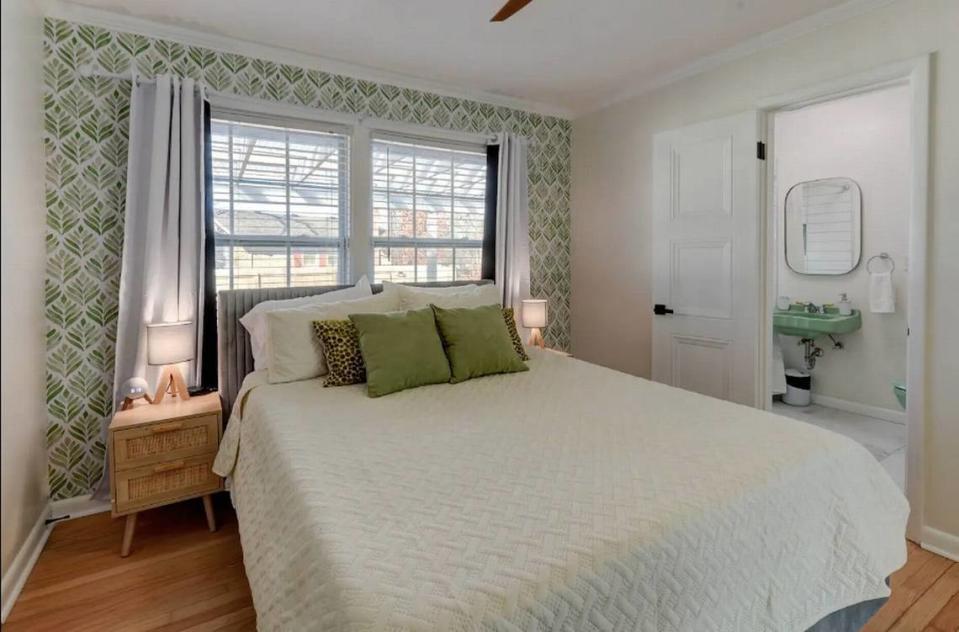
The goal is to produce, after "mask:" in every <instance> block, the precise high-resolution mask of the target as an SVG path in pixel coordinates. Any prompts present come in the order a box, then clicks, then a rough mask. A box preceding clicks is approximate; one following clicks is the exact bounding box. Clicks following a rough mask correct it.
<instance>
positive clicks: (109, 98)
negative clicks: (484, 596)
mask: <svg viewBox="0 0 959 632" xmlns="http://www.w3.org/2000/svg"><path fill="white" fill-rule="evenodd" d="M43 45H44V68H43V74H44V138H43V142H44V147H45V151H46V206H47V238H46V244H47V273H46V286H45V292H46V321H47V414H48V418H49V419H48V424H49V425H48V429H47V443H48V450H49V455H50V462H49V478H50V489H51V493H52V496H53V498H54V499H61V498H69V497H73V496H78V495H82V494H86V493H89V492H90V491H91V490H92V489H93V487H94V486H95V485H96V483H97V481H98V480H99V479H100V476H101V473H102V463H103V457H104V453H105V450H106V447H105V445H104V441H103V437H102V434H101V427H102V424H103V423H104V421H105V420H106V419H107V418H108V417H109V416H110V413H111V401H110V400H111V389H112V385H113V353H114V345H115V340H116V324H117V300H118V296H117V295H118V291H119V283H120V256H121V251H122V246H123V206H124V198H125V194H126V188H125V187H126V163H127V136H128V126H129V120H128V119H129V113H130V112H129V110H130V82H129V81H128V80H121V79H111V78H104V77H98V76H91V77H84V76H81V73H80V72H79V69H80V68H81V67H82V66H85V65H88V66H90V67H92V68H93V69H94V71H95V73H97V72H98V73H108V74H122V75H128V74H129V73H130V72H131V69H132V68H133V67H135V68H136V70H137V71H138V72H139V73H141V74H143V75H147V76H151V75H155V74H158V73H166V72H170V73H174V74H177V75H180V76H184V77H192V78H194V79H197V80H199V81H203V82H205V83H206V84H207V85H208V86H210V88H211V89H213V90H217V91H220V92H227V93H231V94H237V95H241V96H244V97H254V98H259V99H264V100H268V101H280V102H284V103H290V104H295V105H302V106H311V107H316V108H320V109H324V110H335V111H340V112H346V113H352V114H365V115H369V116H375V117H378V118H384V119H390V120H395V121H402V122H407V123H417V124H421V125H430V126H433V127H439V128H445V129H454V130H459V131H466V132H473V133H487V132H498V131H512V132H516V133H519V134H522V135H524V136H526V137H528V138H530V139H531V141H532V146H531V148H530V163H529V194H530V243H531V250H532V252H531V261H530V264H531V271H532V279H531V285H532V294H533V296H537V297H546V298H548V299H549V308H550V326H549V327H548V329H547V330H546V332H545V334H546V338H547V342H548V344H549V345H550V346H554V347H558V348H562V349H566V348H568V346H569V294H570V254H569V244H570V216H569V179H570V124H569V121H566V120H563V119H559V118H553V117H548V116H541V115H539V114H534V113H530V112H524V111H520V110H514V109H510V108H505V107H499V106H494V105H488V104H484V103H478V102H475V101H469V100H465V99H458V98H453V97H445V96H439V95H436V94H430V93H426V92H420V91H417V90H412V89H407V88H401V87H397V86H390V85H381V84H376V83H372V82H369V81H362V80H358V79H353V78H351V77H345V76H340V75H331V74H328V73H325V72H321V71H318V70H313V69H309V68H299V67H295V66H289V65H285V64H279V63H275V62H271V61H266V60H262V59H254V58H250V57H245V56H243V55H236V54H231V53H220V52H217V51H213V50H209V49H205V48H199V47H195V46H187V45H183V44H179V43H176V42H169V41H164V40H160V39H152V38H149V37H145V36H142V35H134V34H131V33H118V32H112V31H108V30H105V29H102V28H99V27H93V26H85V25H78V24H73V23H70V22H66V21H63V20H58V19H47V20H46V21H45V22H44V42H43Z"/></svg>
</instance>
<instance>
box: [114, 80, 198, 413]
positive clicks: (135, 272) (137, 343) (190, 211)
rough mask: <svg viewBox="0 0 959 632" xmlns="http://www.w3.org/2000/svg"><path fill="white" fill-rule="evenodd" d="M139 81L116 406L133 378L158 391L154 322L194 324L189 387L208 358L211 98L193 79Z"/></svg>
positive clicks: (125, 230) (133, 110) (129, 178)
mask: <svg viewBox="0 0 959 632" xmlns="http://www.w3.org/2000/svg"><path fill="white" fill-rule="evenodd" d="M133 83H134V85H133V95H132V98H131V102H130V149H129V164H128V167H127V197H126V217H125V223H124V228H123V267H122V270H121V273H120V303H119V319H118V324H117V347H116V365H115V376H114V403H116V401H117V391H118V389H119V386H120V385H122V384H123V382H124V381H125V380H127V379H128V378H130V377H134V376H139V377H144V378H146V379H147V382H148V383H149V384H150V388H151V389H152V388H154V386H155V383H156V379H157V376H158V372H159V367H149V366H147V363H146V358H147V349H146V325H147V323H153V322H173V321H182V320H190V321H193V323H194V328H195V329H194V331H195V337H196V350H195V356H194V357H195V360H194V361H193V362H190V366H189V369H188V370H187V372H186V373H185V375H184V377H185V378H186V381H187V384H188V385H191V386H192V385H195V384H196V383H197V381H198V376H199V375H200V369H201V367H200V363H201V359H202V353H201V351H202V349H201V348H200V347H201V339H202V322H203V297H204V277H205V274H204V239H205V227H204V193H205V192H204V173H203V158H204V149H205V148H204V137H205V136H204V129H203V104H204V99H205V94H204V90H203V88H202V87H201V86H199V85H198V84H197V83H196V82H195V81H193V80H192V79H180V78H177V77H172V76H170V75H162V76H159V77H157V78H156V82H155V83H153V82H150V83H147V82H143V83H140V82H137V81H134V82H133Z"/></svg>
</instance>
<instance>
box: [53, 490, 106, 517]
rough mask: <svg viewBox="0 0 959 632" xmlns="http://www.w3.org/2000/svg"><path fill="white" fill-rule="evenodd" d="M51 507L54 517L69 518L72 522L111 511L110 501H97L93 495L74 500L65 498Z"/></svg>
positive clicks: (77, 497) (56, 501)
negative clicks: (75, 519)
mask: <svg viewBox="0 0 959 632" xmlns="http://www.w3.org/2000/svg"><path fill="white" fill-rule="evenodd" d="M50 505H51V511H52V514H51V515H52V516H53V517H54V518H61V517H64V516H69V519H70V520H73V519H74V518H82V517H83V516H92V515H93V514H98V513H103V512H104V511H110V501H109V500H105V499H96V498H94V497H93V495H92V494H87V495H85V496H76V497H74V498H64V499H63V500H55V501H53V502H52V503H50Z"/></svg>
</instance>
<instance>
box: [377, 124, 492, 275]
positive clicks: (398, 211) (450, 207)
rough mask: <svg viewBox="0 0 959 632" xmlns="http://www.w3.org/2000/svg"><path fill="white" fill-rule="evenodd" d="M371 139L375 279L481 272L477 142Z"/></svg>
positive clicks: (482, 160) (482, 165)
mask: <svg viewBox="0 0 959 632" xmlns="http://www.w3.org/2000/svg"><path fill="white" fill-rule="evenodd" d="M371 145H372V154H373V156H372V165H371V166H372V172H373V183H372V186H373V190H372V197H373V217H372V226H373V239H372V246H373V270H372V272H373V277H374V278H375V280H376V281H384V280H385V281H396V282H417V281H459V280H476V279H479V278H481V270H482V267H481V262H482V242H483V222H484V218H485V209H486V151H485V148H484V147H483V146H464V145H453V144H449V145H439V144H436V145H434V144H432V143H430V144H420V142H419V141H410V140H406V141H404V140H402V139H397V138H392V137H385V136H380V135H374V137H373V139H372V143H371Z"/></svg>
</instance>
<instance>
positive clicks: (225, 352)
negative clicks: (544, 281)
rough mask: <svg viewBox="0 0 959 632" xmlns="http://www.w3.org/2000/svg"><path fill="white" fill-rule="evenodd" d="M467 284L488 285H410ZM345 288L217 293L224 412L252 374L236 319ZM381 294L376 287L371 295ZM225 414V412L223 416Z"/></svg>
mask: <svg viewBox="0 0 959 632" xmlns="http://www.w3.org/2000/svg"><path fill="white" fill-rule="evenodd" d="M470 283H480V284H486V283H491V281H454V282H450V283H410V284H409V285H416V286H419V287H452V286H456V285H468V284H470ZM347 287H352V286H349V285H326V286H322V287H290V288H286V287H284V288H260V289H255V290H222V291H220V292H218V293H217V309H216V312H217V346H218V355H219V378H220V379H219V383H220V384H219V389H220V397H221V398H222V399H223V405H224V406H225V408H224V410H226V411H230V410H231V409H232V408H233V400H234V399H236V394H237V392H239V390H240V385H241V384H243V378H245V377H246V376H247V374H248V373H251V372H253V351H252V348H251V346H250V334H248V333H247V331H246V329H245V328H244V327H243V325H241V324H240V318H242V317H243V315H244V314H246V313H247V312H248V311H250V310H251V309H252V308H253V306H254V305H256V304H257V303H260V302H262V301H275V300H283V299H288V298H299V297H301V296H313V295H316V294H324V293H326V292H332V291H333V290H342V289H344V288H347ZM382 291H383V286H382V285H379V284H376V285H374V286H373V292H374V293H379V292H382ZM227 414H229V412H227Z"/></svg>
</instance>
